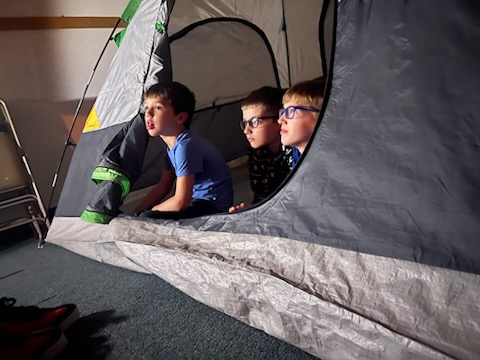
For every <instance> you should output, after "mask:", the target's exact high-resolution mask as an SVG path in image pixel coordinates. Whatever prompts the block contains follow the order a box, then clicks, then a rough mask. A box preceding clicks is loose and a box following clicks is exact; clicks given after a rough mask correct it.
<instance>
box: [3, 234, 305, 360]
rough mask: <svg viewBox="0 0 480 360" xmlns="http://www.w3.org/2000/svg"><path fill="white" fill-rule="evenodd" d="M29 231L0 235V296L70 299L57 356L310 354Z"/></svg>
mask: <svg viewBox="0 0 480 360" xmlns="http://www.w3.org/2000/svg"><path fill="white" fill-rule="evenodd" d="M29 237H31V234H28V233H27V234H25V233H23V234H22V233H19V232H18V231H17V232H12V231H9V232H4V233H2V236H1V237H0V297H1V296H7V297H14V298H16V299H17V305H38V306H40V307H50V306H56V305H60V304H63V303H75V304H76V305H77V306H78V308H79V310H80V312H81V318H80V319H79V320H78V321H77V323H75V325H73V326H72V327H71V328H70V329H69V330H68V331H67V332H66V336H67V338H68V341H69V342H68V346H67V348H66V349H65V350H64V352H63V354H62V358H63V359H310V358H313V357H312V356H310V355H308V354H306V353H305V352H303V351H301V350H300V349H298V348H295V347H293V346H291V345H289V344H287V343H285V342H283V341H280V340H278V339H276V338H273V337H271V336H269V335H267V334H265V333H264V332H262V331H259V330H256V329H254V328H251V327H249V326H247V325H245V324H243V323H242V322H240V321H238V320H236V319H234V318H231V317H230V316H227V315H225V314H223V313H221V312H219V311H217V310H214V309H212V308H210V307H208V306H206V305H203V304H201V303H199V302H197V301H195V300H193V299H192V298H190V297H189V296H187V295H185V294H184V293H182V292H181V291H179V290H177V289H176V288H174V287H172V286H170V285H169V284H168V283H166V282H165V281H163V280H162V279H160V278H158V277H156V276H154V275H145V274H140V273H136V272H133V271H129V270H124V269H120V268H116V267H113V266H110V265H106V264H102V263H99V262H96V261H93V260H90V259H88V258H85V257H82V256H79V255H77V254H75V253H72V252H69V251H67V250H65V249H63V248H60V247H58V246H55V245H51V244H46V246H45V247H44V248H43V249H38V248H37V244H36V241H35V240H32V239H31V238H29Z"/></svg>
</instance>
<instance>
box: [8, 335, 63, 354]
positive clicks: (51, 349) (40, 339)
mask: <svg viewBox="0 0 480 360" xmlns="http://www.w3.org/2000/svg"><path fill="white" fill-rule="evenodd" d="M66 345H67V339H66V338H65V335H63V332H62V331H61V330H60V329H47V330H42V331H37V332H35V333H32V334H8V333H3V332H0V359H41V360H51V359H53V358H54V357H55V356H57V355H58V354H59V353H60V351H62V350H63V349H64V348H65V346H66Z"/></svg>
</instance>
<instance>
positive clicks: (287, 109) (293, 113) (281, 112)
mask: <svg viewBox="0 0 480 360" xmlns="http://www.w3.org/2000/svg"><path fill="white" fill-rule="evenodd" d="M290 109H293V111H292V114H291V115H289V112H290ZM297 110H305V111H313V112H320V109H317V108H314V107H309V106H308V107H307V106H295V105H292V106H287V107H286V108H281V109H280V110H279V111H278V118H279V119H280V118H281V117H282V116H283V115H284V114H285V119H287V120H291V119H293V118H294V117H295V111H297Z"/></svg>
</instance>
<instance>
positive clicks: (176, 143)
mask: <svg viewBox="0 0 480 360" xmlns="http://www.w3.org/2000/svg"><path fill="white" fill-rule="evenodd" d="M144 105H145V126H146V128H147V131H148V133H149V135H150V136H153V137H154V136H160V137H161V138H162V140H163V141H164V142H165V144H166V145H167V153H166V155H165V158H164V160H165V170H164V171H163V173H162V176H161V179H160V182H159V183H158V184H157V185H156V186H155V187H154V188H153V189H152V191H151V192H150V193H149V194H148V195H147V196H146V197H145V199H144V200H143V201H142V203H141V204H140V205H139V206H138V207H137V210H138V211H142V210H145V211H143V212H142V213H141V214H140V216H148V217H153V218H161V219H182V218H191V217H196V216H201V215H208V214H213V213H217V212H223V211H227V210H228V208H229V207H230V206H231V205H232V202H233V187H232V180H231V177H230V169H229V168H228V166H227V164H226V162H225V160H224V158H223V156H222V155H221V154H220V153H219V152H218V150H217V149H216V148H215V147H214V146H213V145H212V144H210V143H209V142H208V141H207V140H205V139H203V138H202V137H200V136H197V135H194V134H192V133H191V132H190V131H189V130H188V129H189V126H190V122H191V120H192V117H193V112H194V109H195V96H194V94H193V93H192V92H191V91H190V90H189V89H188V88H187V87H186V86H184V85H182V84H180V83H177V82H172V83H168V84H156V85H153V86H152V87H151V88H150V89H148V91H147V92H146V94H145V99H144ZM174 184H175V193H174V195H173V196H172V197H170V198H168V199H166V200H164V198H165V196H166V195H167V194H168V193H169V192H170V190H171V189H172V187H173V185H174Z"/></svg>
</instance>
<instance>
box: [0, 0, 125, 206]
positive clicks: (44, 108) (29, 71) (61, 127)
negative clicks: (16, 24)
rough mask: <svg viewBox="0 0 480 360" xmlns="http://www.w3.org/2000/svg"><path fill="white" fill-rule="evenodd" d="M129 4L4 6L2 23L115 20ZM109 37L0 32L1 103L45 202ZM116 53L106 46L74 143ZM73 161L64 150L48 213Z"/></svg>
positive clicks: (116, 0)
mask: <svg viewBox="0 0 480 360" xmlns="http://www.w3.org/2000/svg"><path fill="white" fill-rule="evenodd" d="M127 3H128V0H101V1H98V0H82V1H78V0H49V1H46V0H35V1H32V0H16V1H4V2H2V6H1V10H0V17H2V18H23V17H60V16H82V17H119V16H120V15H121V13H122V12H123V10H124V8H125V6H126V4H127ZM111 30H112V29H52V30H3V31H0V46H1V49H0V98H1V99H3V100H4V101H6V103H7V105H8V107H9V110H10V113H11V115H12V118H13V121H14V123H15V125H16V128H17V132H18V133H19V137H20V141H21V142H22V144H23V147H24V148H25V150H26V153H27V156H28V159H29V161H30V165H31V168H32V171H33V174H34V176H35V178H36V180H37V184H38V186H39V190H40V193H41V196H42V199H43V201H44V202H45V203H47V202H48V200H49V197H50V194H51V183H52V179H53V176H54V173H55V171H56V168H57V165H58V162H59V160H60V156H61V154H62V151H63V148H64V143H65V141H66V138H67V135H68V130H69V129H70V126H71V124H72V121H73V114H74V113H75V109H76V107H77V104H78V102H79V99H80V98H81V97H82V94H83V92H84V90H85V86H86V84H87V81H88V78H89V76H90V74H91V72H92V70H93V67H94V65H95V63H96V61H97V59H98V57H99V55H100V52H101V50H102V48H103V46H104V45H105V43H106V41H107V39H108V36H109V35H110V33H111ZM115 52H116V45H115V43H114V42H110V44H109V45H108V48H107V51H106V53H105V54H104V56H103V58H102V61H101V62H100V65H99V67H98V69H97V71H96V74H95V77H94V79H93V82H92V83H91V85H90V88H89V91H88V93H87V98H88V100H87V101H86V102H85V104H84V106H82V110H81V114H80V115H81V116H80V117H79V119H78V121H77V123H76V126H75V130H74V139H75V140H77V139H78V136H79V134H80V132H81V129H82V128H83V123H84V121H85V118H86V115H88V112H89V110H90V107H91V105H92V104H93V101H94V98H95V96H96V95H97V94H98V92H99V90H100V88H101V86H102V83H103V81H104V79H105V76H106V72H107V70H108V66H109V64H110V62H111V60H112V58H113V56H114V54H115ZM71 155H72V151H71V150H69V151H67V156H66V159H65V162H64V165H63V167H62V171H61V173H60V181H59V183H58V184H57V187H56V189H55V194H54V199H53V202H52V207H53V206H55V205H56V203H57V201H58V197H59V195H60V192H61V186H62V184H63V179H64V177H65V174H66V172H67V170H68V163H69V160H70V158H71ZM0 171H1V169H0ZM46 205H47V204H45V206H46Z"/></svg>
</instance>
